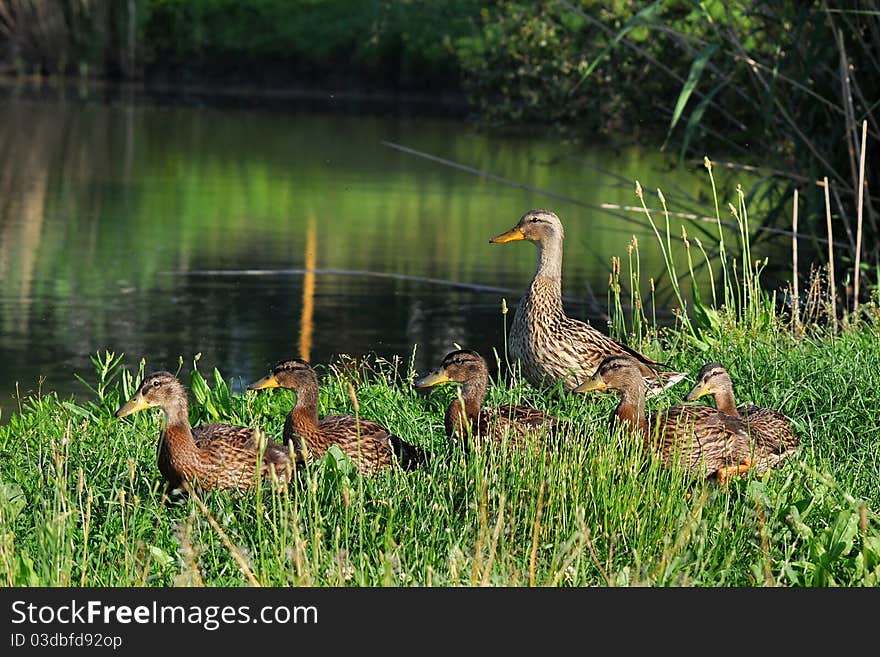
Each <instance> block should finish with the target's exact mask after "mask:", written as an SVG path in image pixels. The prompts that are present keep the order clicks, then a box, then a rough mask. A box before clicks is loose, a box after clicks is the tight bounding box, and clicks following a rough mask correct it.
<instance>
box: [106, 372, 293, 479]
mask: <svg viewBox="0 0 880 657" xmlns="http://www.w3.org/2000/svg"><path fill="white" fill-rule="evenodd" d="M148 408H160V409H162V411H163V413H164V419H165V426H164V428H163V429H162V431H161V433H160V436H159V448H158V450H157V460H158V466H159V471H160V472H161V473H162V476H163V477H164V479H165V480H166V483H167V487H168V489H169V490H170V491H171V492H172V493H174V492H180V491H181V490H186V489H187V488H188V487H190V486H195V487H196V488H199V489H203V490H214V489H236V490H245V489H249V488H253V487H255V486H256V484H257V482H258V481H260V480H264V481H265V480H271V481H275V482H278V483H282V484H283V483H285V482H287V481H289V479H290V475H291V471H292V468H293V467H294V464H293V463H292V460H291V457H290V453H289V451H288V450H287V449H286V448H283V447H282V446H281V445H278V444H277V443H275V442H274V441H271V440H268V439H267V436H266V435H265V433H263V432H262V431H261V430H260V429H256V428H251V427H245V426H238V425H232V424H221V423H211V424H203V425H200V426H197V427H195V428H193V427H191V426H190V423H189V403H188V401H187V392H186V388H184V386H183V384H182V383H181V382H180V380H179V379H178V378H177V377H176V376H175V375H174V374H172V373H171V372H168V371H165V370H161V371H157V372H152V373H151V374H148V375H147V376H145V377H144V379H143V381H142V382H141V384H140V386H138V389H137V391H136V392H135V393H134V396H133V397H132V398H131V399H130V400H128V401H127V402H126V403H125V404H123V405H122V406H121V407H120V408H119V409H118V410H117V411H116V413H115V414H114V415H115V417H116V418H124V417H127V416H129V415H132V414H133V413H138V412H140V411H143V410H146V409H148ZM257 464H259V468H257ZM257 474H259V477H257V476H255V475H257Z"/></svg>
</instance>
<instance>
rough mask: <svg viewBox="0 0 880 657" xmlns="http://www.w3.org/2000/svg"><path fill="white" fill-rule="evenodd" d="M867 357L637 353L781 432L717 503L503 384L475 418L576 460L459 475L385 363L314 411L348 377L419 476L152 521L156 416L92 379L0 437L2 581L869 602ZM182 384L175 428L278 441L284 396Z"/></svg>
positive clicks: (872, 556) (231, 499) (578, 400)
mask: <svg viewBox="0 0 880 657" xmlns="http://www.w3.org/2000/svg"><path fill="white" fill-rule="evenodd" d="M878 337H880V336H878V328H877V325H876V323H875V322H874V321H873V320H872V321H869V322H865V323H864V324H862V325H860V326H858V327H854V328H851V329H849V330H847V331H845V332H844V333H843V334H841V335H839V336H837V337H835V338H830V337H819V338H815V339H803V340H799V341H794V340H792V339H790V338H788V337H785V336H782V335H777V336H744V335H738V334H737V333H735V332H733V331H731V332H730V333H729V338H728V339H725V340H723V341H719V342H718V343H717V344H716V345H715V346H714V347H713V348H712V350H711V351H709V352H698V351H697V350H695V349H693V348H685V347H683V346H682V345H677V346H676V348H675V349H674V350H670V351H668V352H666V353H664V354H659V353H654V354H652V355H655V356H659V355H663V356H664V357H666V358H667V360H669V361H670V362H671V363H672V364H673V365H674V366H675V367H676V368H681V369H685V370H687V371H689V372H695V371H696V369H697V367H698V366H699V365H700V364H702V363H703V362H704V361H706V360H708V359H719V360H721V361H723V362H725V363H727V364H728V366H729V368H730V370H731V372H732V373H733V376H734V377H735V381H736V383H737V391H738V393H739V396H740V398H741V399H742V400H752V401H754V402H755V403H758V404H766V405H769V406H774V407H777V408H780V409H781V410H782V411H783V412H785V413H786V414H787V415H788V416H790V417H791V418H792V419H793V421H794V425H795V430H796V432H797V434H798V435H799V436H800V438H801V440H802V448H801V452H800V454H799V455H797V456H795V457H794V458H792V459H790V460H789V461H787V462H786V463H785V464H784V466H783V467H781V468H780V469H778V470H776V471H772V472H771V473H769V474H767V475H765V476H764V477H760V478H759V477H749V478H745V479H742V480H737V481H734V482H733V483H732V484H731V485H730V486H729V487H728V488H721V487H718V486H717V485H716V484H714V483H705V484H704V483H696V484H693V485H689V482H687V481H685V480H684V479H683V478H682V477H681V476H680V475H679V474H678V473H676V472H672V471H667V470H663V469H660V468H659V467H657V464H656V463H655V462H652V461H646V460H645V459H644V458H643V457H642V455H641V454H640V452H639V450H638V448H637V445H636V444H635V442H634V441H632V440H631V439H629V438H627V437H621V436H617V437H612V436H609V434H608V431H607V417H608V414H609V412H610V410H611V409H612V408H613V405H614V400H613V399H611V398H610V397H608V396H599V397H587V396H583V397H571V396H568V397H565V398H563V399H556V398H552V397H542V396H539V395H537V394H536V393H535V391H533V390H531V389H528V388H527V387H526V386H525V385H524V384H520V383H519V382H517V381H510V382H507V383H499V384H497V385H495V386H493V388H492V389H491V391H490V400H489V401H490V402H495V403H499V402H505V401H510V400H520V399H527V400H529V401H531V402H532V403H534V404H535V405H537V406H539V407H541V408H545V409H547V410H549V411H552V412H554V413H557V414H558V415H560V416H564V417H569V418H572V419H573V420H574V421H575V422H576V423H577V426H578V427H579V439H578V440H576V441H574V442H572V443H571V444H569V445H567V446H565V447H564V448H562V449H559V450H551V451H545V452H541V451H539V450H537V449H536V450H534V451H532V452H529V453H523V452H516V451H513V450H510V451H498V450H486V451H483V452H476V453H474V454H472V455H471V457H470V458H465V456H464V455H463V454H462V453H461V451H460V450H457V449H454V448H450V447H448V446H447V444H446V440H445V438H444V436H443V428H442V409H443V407H444V406H445V403H446V402H447V401H448V400H449V397H450V395H451V394H452V393H451V391H445V392H435V393H434V394H432V395H431V396H429V397H427V398H425V397H421V396H419V395H417V394H416V393H415V392H414V391H413V390H412V389H411V388H410V387H409V386H408V385H407V383H406V379H407V378H408V376H409V374H410V372H409V368H408V366H407V364H406V363H405V362H400V363H397V364H394V363H387V362H385V363H369V367H366V368H363V367H361V368H358V369H352V368H351V367H346V366H345V365H340V366H338V367H337V368H335V369H326V370H325V374H326V378H325V379H324V385H323V391H322V395H321V400H320V405H321V409H320V410H321V412H323V413H329V412H351V411H352V404H351V400H350V398H349V394H348V389H347V382H348V381H350V380H352V377H353V376H355V373H358V377H359V378H358V379H357V380H356V381H355V383H356V385H357V390H358V401H359V408H360V412H361V414H362V415H363V416H364V417H371V418H376V419H380V420H382V421H383V422H384V423H385V424H386V425H387V426H389V427H391V428H392V429H393V430H394V431H396V432H397V433H399V435H401V436H402V437H404V438H406V439H408V440H411V441H413V442H416V443H418V444H420V445H422V446H425V447H428V448H430V449H431V450H432V451H433V452H434V453H435V454H436V458H435V459H434V462H433V463H432V465H431V466H430V467H429V468H428V469H427V470H425V471H418V472H412V473H403V472H389V473H388V474H387V475H383V476H379V477H376V478H373V479H363V478H359V477H357V476H355V475H354V473H353V472H352V471H351V468H350V464H349V462H347V461H345V460H343V459H340V460H338V461H337V460H336V459H334V458H333V457H327V458H325V459H324V460H323V461H322V462H319V463H318V464H317V465H316V467H314V468H312V469H311V470H310V471H309V472H303V473H302V474H301V476H300V477H299V479H298V481H297V482H296V483H295V484H294V485H293V486H292V487H291V490H290V492H289V494H280V495H278V494H273V493H270V492H269V491H268V490H263V491H258V492H254V493H250V494H245V495H238V494H232V493H214V494H210V495H206V496H205V497H204V499H203V500H201V502H202V503H201V504H200V503H199V502H200V501H198V500H195V499H192V498H191V499H189V500H186V501H183V502H178V503H173V504H172V503H163V502H162V500H161V481H160V476H159V473H158V470H157V468H156V462H155V444H156V438H157V436H158V431H159V426H158V417H157V416H151V415H149V414H144V415H143V416H142V417H135V418H134V420H133V421H131V422H128V421H119V420H114V419H113V417H112V413H113V411H114V410H115V409H116V408H117V407H118V406H119V404H120V403H121V402H122V401H123V400H124V398H126V397H127V396H128V394H129V392H130V390H131V374H130V373H128V372H123V373H122V376H121V377H120V378H119V379H118V380H116V381H113V382H110V380H109V378H110V377H106V378H103V379H100V378H98V380H97V381H96V383H97V385H95V388H96V394H95V401H94V402H91V403H86V404H82V405H78V404H75V403H73V402H71V401H65V400H60V399H58V398H56V397H55V396H54V395H51V394H50V395H47V396H45V397H43V398H42V399H34V400H30V401H29V402H27V404H26V407H25V408H24V409H23V411H22V412H21V413H20V414H17V415H16V416H14V417H13V418H12V419H11V421H10V423H9V425H8V426H7V427H4V428H3V430H2V431H0V446H2V450H3V460H2V466H0V467H2V475H0V476H2V481H3V488H2V491H3V495H4V497H5V500H4V503H3V507H2V525H0V528H2V543H0V577H2V580H3V582H4V583H5V584H7V585H36V584H42V585H86V586H127V585H179V584H187V583H192V584H204V585H211V586H213V585H247V584H248V583H249V582H252V581H253V580H254V579H255V580H256V581H259V582H260V583H261V584H264V585H316V586H323V585H349V584H350V585H368V586H373V585H443V586H446V585H477V584H496V585H507V584H509V585H529V584H536V585H575V586H584V585H635V584H650V585H695V586H751V585H759V586H763V585H806V586H826V585H870V586H873V585H877V584H878V583H880V582H878V576H880V570H878V569H880V528H878V527H880V525H878V518H877V513H876V511H877V509H878V508H880V491H878V489H877V485H876V482H877V480H878V475H880V460H878V456H877V442H878V440H880V431H878V428H877V423H876V418H875V417H874V413H875V410H874V409H876V408H877V405H878V399H877V390H878V389H880V374H878V373H880V339H878ZM670 356H671V358H670ZM147 369H149V368H147ZM185 369H186V368H185ZM117 373H118V372H117ZM134 374H136V373H134ZM260 374H262V372H258V371H255V372H254V375H255V376H257V375H260ZM192 377H193V378H192V381H193V383H194V384H195V385H194V391H195V393H196V394H194V396H193V397H194V403H193V408H192V416H193V420H194V421H199V420H208V419H220V420H225V421H230V422H243V423H245V424H248V425H254V426H261V427H264V428H265V429H266V430H267V431H269V432H270V433H272V434H274V435H275V436H276V437H280V431H281V424H282V422H283V416H284V414H285V413H286V412H287V410H288V409H289V408H290V406H291V405H292V403H293V395H292V393H286V392H281V393H278V394H274V395H261V396H257V395H255V394H253V393H251V394H250V395H248V396H246V397H245V396H241V395H231V394H230V393H229V392H228V388H227V386H226V383H225V382H224V381H223V379H222V377H221V376H220V375H219V374H218V373H214V375H213V376H210V377H209V381H208V384H206V383H205V382H204V379H202V378H201V375H200V374H199V373H198V370H193V373H192ZM135 378H137V377H135ZM683 392H684V391H683V390H674V391H672V392H671V393H670V397H672V398H679V397H680V396H681V395H682V394H683ZM669 402H670V400H669V399H658V400H655V401H654V402H652V404H651V406H652V407H655V406H657V405H659V404H665V403H669ZM588 440H589V442H588ZM203 505H204V506H203ZM215 523H216V526H215ZM251 578H253V579H251Z"/></svg>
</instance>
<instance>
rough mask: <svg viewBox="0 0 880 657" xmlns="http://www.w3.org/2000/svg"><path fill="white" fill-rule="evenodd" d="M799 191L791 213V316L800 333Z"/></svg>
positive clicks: (796, 192)
mask: <svg viewBox="0 0 880 657" xmlns="http://www.w3.org/2000/svg"><path fill="white" fill-rule="evenodd" d="M797 233H798V190H797V189H795V190H794V207H793V208H792V211H791V287H792V293H791V316H792V319H793V320H794V330H795V333H798V331H799V329H800V308H799V307H798V303H799V301H800V297H798V243H797Z"/></svg>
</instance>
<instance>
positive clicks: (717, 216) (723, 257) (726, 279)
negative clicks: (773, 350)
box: [703, 157, 731, 307]
mask: <svg viewBox="0 0 880 657" xmlns="http://www.w3.org/2000/svg"><path fill="white" fill-rule="evenodd" d="M703 166H704V167H706V171H708V172H709V181H710V182H711V183H712V198H713V199H714V201H715V219H716V220H717V221H718V260H719V261H721V274H722V279H723V283H724V305H726V306H728V307H730V305H731V299H730V279H729V274H728V273H727V254H726V252H725V248H724V228H723V227H722V225H721V210H720V209H719V207H718V190H717V189H716V187H715V176H714V175H712V160H710V159H709V158H708V157H703Z"/></svg>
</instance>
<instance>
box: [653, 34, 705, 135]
mask: <svg viewBox="0 0 880 657" xmlns="http://www.w3.org/2000/svg"><path fill="white" fill-rule="evenodd" d="M716 50H718V45H717V44H715V43H710V44H709V45H708V46H706V47H705V48H703V49H702V50H701V51H700V52H698V53H697V56H696V57H695V58H694V61H693V63H692V64H691V70H690V72H689V73H688V78H687V80H685V82H684V86H683V87H682V88H681V92H680V93H679V94H678V100H677V101H676V102H675V109H674V110H673V112H672V121H671V122H670V124H669V130H668V131H667V133H666V141H669V136H670V135H671V134H672V131H673V129H675V125H676V124H677V123H678V120H679V119H680V118H681V113H682V112H683V111H684V107H685V105H687V102H688V99H690V97H691V94H692V93H693V91H694V88H696V86H697V82H699V80H700V76H701V75H702V74H703V69H704V68H706V64H707V63H708V62H709V58H710V57H711V56H712V54H713V53H714V52H715V51H716ZM665 145H666V144H665V142H664V146H665Z"/></svg>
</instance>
